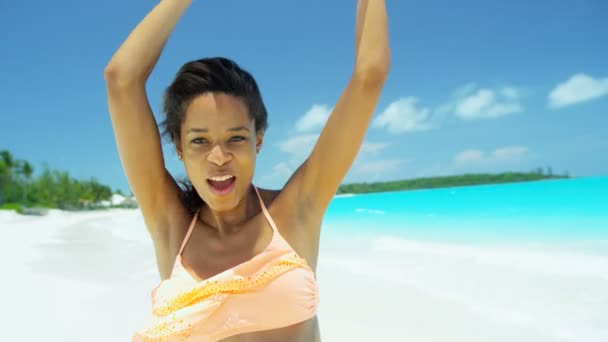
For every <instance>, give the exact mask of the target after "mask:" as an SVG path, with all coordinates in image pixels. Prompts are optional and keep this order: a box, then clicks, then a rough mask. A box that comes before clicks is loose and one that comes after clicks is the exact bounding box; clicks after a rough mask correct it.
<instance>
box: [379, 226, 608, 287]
mask: <svg viewBox="0 0 608 342" xmlns="http://www.w3.org/2000/svg"><path fill="white" fill-rule="evenodd" d="M580 248H581V251H580V252H573V251H570V252H568V251H555V250H550V249H545V250H543V249H542V247H537V248H534V249H532V248H529V247H516V246H508V247H506V246H473V245H463V244H456V243H440V242H423V241H416V240H407V239H403V238H399V237H394V236H379V237H376V238H374V239H373V240H372V242H371V246H370V249H371V251H372V252H375V253H386V254H393V255H395V254H396V255H402V256H406V255H417V256H427V257H441V258H448V259H459V260H462V261H468V262H472V263H475V264H478V265H491V266H501V267H509V268H514V269H517V270H518V271H522V272H531V273H543V274H552V275H559V276H588V277H597V278H602V279H606V280H608V257H602V256H597V255H589V254H585V252H584V249H583V247H580Z"/></svg>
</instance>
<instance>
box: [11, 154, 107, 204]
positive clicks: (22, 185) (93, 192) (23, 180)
mask: <svg viewBox="0 0 608 342" xmlns="http://www.w3.org/2000/svg"><path fill="white" fill-rule="evenodd" d="M111 197H112V189H111V188H110V187H109V186H107V185H103V184H101V183H99V182H98V181H97V180H96V179H95V178H91V179H90V180H77V179H74V178H73V177H70V175H69V173H68V172H67V171H59V170H51V169H49V167H48V166H45V167H44V169H43V170H42V172H40V174H39V175H38V176H37V177H34V168H33V167H32V165H31V163H29V162H28V161H25V160H21V159H15V158H14V157H13V155H12V154H11V153H10V152H9V151H8V150H2V151H0V208H2V207H4V208H15V209H16V208H19V207H21V206H25V207H43V208H60V209H68V210H78V209H88V208H93V207H95V205H96V203H99V202H100V201H104V200H110V199H111Z"/></svg>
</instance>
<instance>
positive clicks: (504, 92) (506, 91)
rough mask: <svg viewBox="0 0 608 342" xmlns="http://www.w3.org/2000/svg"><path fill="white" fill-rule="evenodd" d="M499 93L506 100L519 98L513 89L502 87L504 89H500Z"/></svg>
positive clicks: (517, 92)
mask: <svg viewBox="0 0 608 342" xmlns="http://www.w3.org/2000/svg"><path fill="white" fill-rule="evenodd" d="M500 93H501V94H502V96H504V97H506V98H508V99H513V100H517V99H518V98H519V90H517V89H515V88H513V87H504V88H502V90H501V91H500Z"/></svg>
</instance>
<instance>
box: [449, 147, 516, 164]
mask: <svg viewBox="0 0 608 342" xmlns="http://www.w3.org/2000/svg"><path fill="white" fill-rule="evenodd" d="M527 153H528V148H527V147H525V146H518V145H513V146H505V147H501V148H497V149H495V150H494V151H492V152H490V153H489V154H486V153H484V152H483V151H482V150H478V149H468V150H464V151H462V152H460V153H458V154H456V155H455V156H454V162H455V163H456V164H458V165H472V164H475V165H485V166H488V165H493V164H495V163H502V162H509V161H514V160H517V159H519V158H521V157H524V156H525V155H526V154H527Z"/></svg>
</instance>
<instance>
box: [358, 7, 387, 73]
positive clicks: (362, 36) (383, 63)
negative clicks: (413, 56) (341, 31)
mask: <svg viewBox="0 0 608 342" xmlns="http://www.w3.org/2000/svg"><path fill="white" fill-rule="evenodd" d="M355 34H356V36H355V39H356V40H355V72H356V73H363V74H369V73H379V74H380V75H386V74H387V73H388V70H389V68H390V48H389V39H388V18H387V14H386V4H385V1H384V0H359V2H358V4H357V18H356V29H355Z"/></svg>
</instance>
